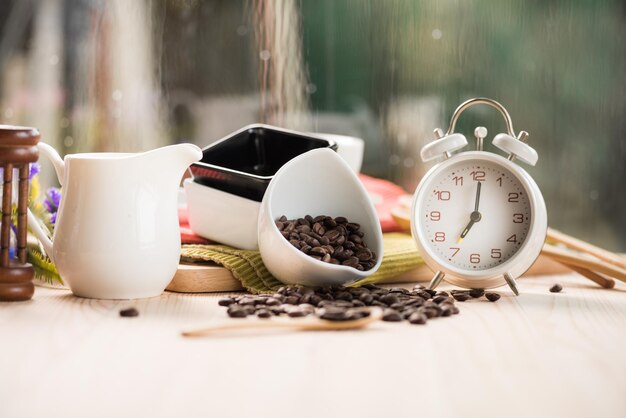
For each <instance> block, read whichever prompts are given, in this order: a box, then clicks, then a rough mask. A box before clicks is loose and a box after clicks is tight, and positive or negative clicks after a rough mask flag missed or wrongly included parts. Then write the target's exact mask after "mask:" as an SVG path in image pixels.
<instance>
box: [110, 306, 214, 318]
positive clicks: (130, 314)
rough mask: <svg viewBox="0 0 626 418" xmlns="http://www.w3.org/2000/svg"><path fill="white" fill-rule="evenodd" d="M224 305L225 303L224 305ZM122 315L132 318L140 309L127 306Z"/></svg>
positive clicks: (121, 312)
mask: <svg viewBox="0 0 626 418" xmlns="http://www.w3.org/2000/svg"><path fill="white" fill-rule="evenodd" d="M222 306H224V305H222ZM120 316H121V317H124V318H132V317H135V316H139V311H138V310H137V309H136V308H126V309H122V310H121V311H120Z"/></svg>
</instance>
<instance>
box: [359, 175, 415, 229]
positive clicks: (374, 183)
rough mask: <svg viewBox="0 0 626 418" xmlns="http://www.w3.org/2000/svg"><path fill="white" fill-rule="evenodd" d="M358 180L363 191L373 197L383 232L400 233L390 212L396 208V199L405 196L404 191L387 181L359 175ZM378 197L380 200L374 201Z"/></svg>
mask: <svg viewBox="0 0 626 418" xmlns="http://www.w3.org/2000/svg"><path fill="white" fill-rule="evenodd" d="M359 178H360V179H361V182H362V183H363V185H364V186H365V189H366V190H367V191H368V192H369V193H370V194H372V195H373V196H374V199H375V203H376V213H377V214H378V219H380V226H381V228H382V230H383V232H398V231H401V228H400V226H399V225H398V224H397V223H396V221H395V220H394V219H393V217H392V216H391V210H392V209H394V208H395V207H396V206H398V198H399V197H400V196H402V195H405V194H406V192H405V191H404V189H403V188H402V187H400V186H398V185H397V184H394V183H392V182H390V181H388V180H382V179H377V178H374V177H370V176H366V175H365V174H359ZM378 196H380V197H381V198H382V200H380V201H376V197H378Z"/></svg>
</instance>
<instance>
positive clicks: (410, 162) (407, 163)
mask: <svg viewBox="0 0 626 418" xmlns="http://www.w3.org/2000/svg"><path fill="white" fill-rule="evenodd" d="M414 165H415V160H414V159H413V158H405V159H404V166H405V167H406V168H409V167H413V166H414Z"/></svg>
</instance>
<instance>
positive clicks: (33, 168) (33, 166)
mask: <svg viewBox="0 0 626 418" xmlns="http://www.w3.org/2000/svg"><path fill="white" fill-rule="evenodd" d="M39 171H41V167H40V166H39V164H37V163H32V164H31V165H30V173H29V174H28V179H29V180H32V179H33V177H35V176H36V175H37V174H39Z"/></svg>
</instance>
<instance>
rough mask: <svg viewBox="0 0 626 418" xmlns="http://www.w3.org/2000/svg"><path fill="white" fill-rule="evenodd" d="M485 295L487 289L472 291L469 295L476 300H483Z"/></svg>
mask: <svg viewBox="0 0 626 418" xmlns="http://www.w3.org/2000/svg"><path fill="white" fill-rule="evenodd" d="M484 294H485V289H470V291H469V295H470V296H471V297H473V298H474V299H477V298H482V297H483V295H484Z"/></svg>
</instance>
